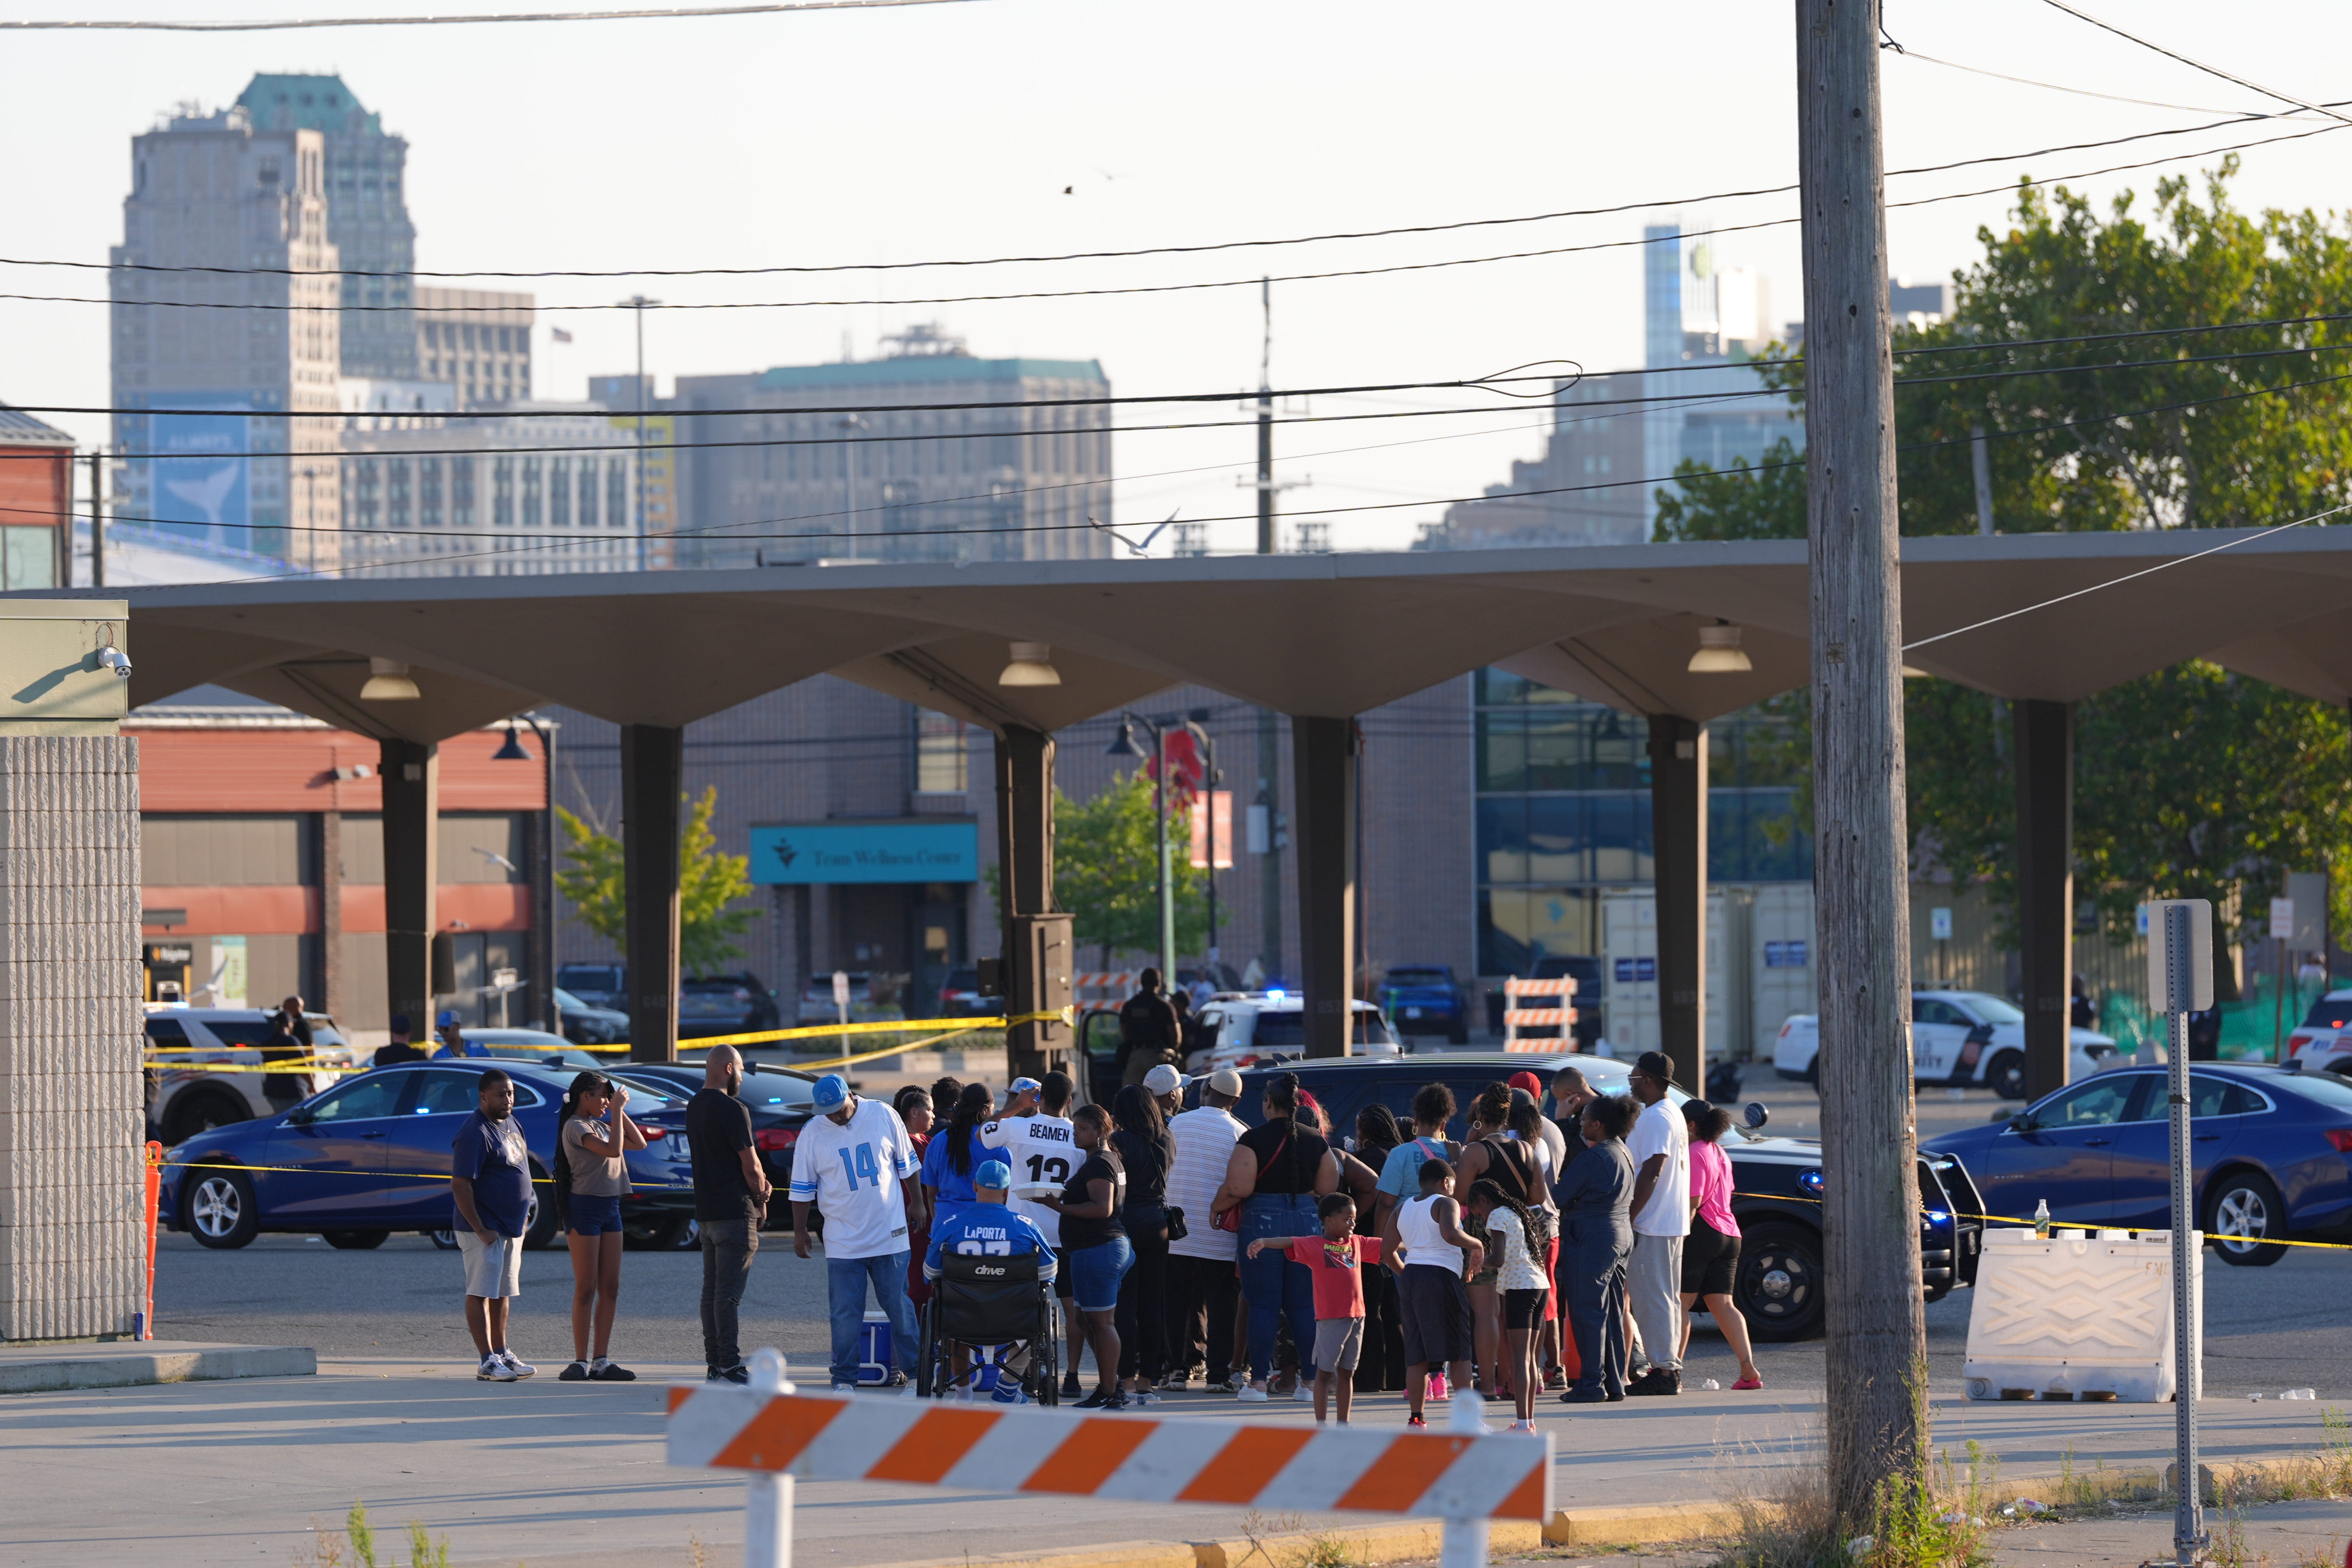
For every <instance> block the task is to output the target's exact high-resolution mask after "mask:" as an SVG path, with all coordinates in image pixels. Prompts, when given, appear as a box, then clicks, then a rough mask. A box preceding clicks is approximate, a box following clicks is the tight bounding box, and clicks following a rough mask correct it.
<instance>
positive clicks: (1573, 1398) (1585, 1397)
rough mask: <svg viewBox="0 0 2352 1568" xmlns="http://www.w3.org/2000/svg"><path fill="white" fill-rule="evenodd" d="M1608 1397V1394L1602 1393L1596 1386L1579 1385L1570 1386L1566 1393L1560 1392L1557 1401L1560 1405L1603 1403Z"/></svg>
mask: <svg viewBox="0 0 2352 1568" xmlns="http://www.w3.org/2000/svg"><path fill="white" fill-rule="evenodd" d="M1608 1398H1609V1395H1608V1394H1604V1393H1602V1392H1601V1390H1600V1389H1598V1388H1585V1387H1581V1386H1579V1387H1576V1388H1571V1389H1570V1390H1569V1391H1568V1392H1567V1393H1566V1394H1561V1395H1560V1396H1559V1402H1560V1403H1561V1404H1562V1405H1600V1404H1602V1403H1605V1402H1606V1401H1607V1400H1608Z"/></svg>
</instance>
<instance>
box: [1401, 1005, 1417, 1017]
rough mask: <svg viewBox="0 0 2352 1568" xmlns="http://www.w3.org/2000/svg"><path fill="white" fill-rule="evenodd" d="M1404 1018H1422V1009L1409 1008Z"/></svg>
mask: <svg viewBox="0 0 2352 1568" xmlns="http://www.w3.org/2000/svg"><path fill="white" fill-rule="evenodd" d="M1404 1016H1406V1017H1408V1018H1418V1017H1420V1016H1421V1009H1420V1008H1418V1007H1407V1008H1406V1009H1405V1010H1404Z"/></svg>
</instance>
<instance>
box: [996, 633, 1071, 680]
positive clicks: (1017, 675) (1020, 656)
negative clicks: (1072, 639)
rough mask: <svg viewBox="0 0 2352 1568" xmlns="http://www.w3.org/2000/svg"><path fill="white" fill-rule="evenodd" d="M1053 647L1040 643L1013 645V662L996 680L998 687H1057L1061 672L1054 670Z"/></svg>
mask: <svg viewBox="0 0 2352 1568" xmlns="http://www.w3.org/2000/svg"><path fill="white" fill-rule="evenodd" d="M1053 660H1054V650H1053V647H1051V646H1050V645H1048V644H1045V643H1041V642H1017V643H1014V644H1013V662H1012V663H1010V664H1008V665H1006V666H1005V667H1004V673H1003V674H1002V675H1000V676H998V677H997V678H996V684H997V685H999V686H1059V685H1061V684H1062V672H1061V671H1060V670H1058V669H1055V668H1054V662H1053Z"/></svg>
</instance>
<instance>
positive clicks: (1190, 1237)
mask: <svg viewBox="0 0 2352 1568" xmlns="http://www.w3.org/2000/svg"><path fill="white" fill-rule="evenodd" d="M1153 1070H1155V1071H1157V1070H1158V1069H1157V1068H1155V1069H1153ZM1241 1098H1242V1075H1241V1074H1239V1073H1237V1072H1235V1071H1234V1069H1233V1068H1218V1069H1217V1070H1216V1071H1215V1072H1213V1073H1211V1074H1210V1075H1209V1080H1208V1082H1206V1083H1204V1084H1202V1086H1201V1108H1200V1109H1199V1110H1187V1111H1183V1112H1181V1113H1180V1114H1178V1115H1175V1116H1172V1117H1170V1118H1169V1120H1168V1136H1169V1137H1171V1138H1172V1139H1174V1140H1175V1142H1176V1158H1175V1161H1174V1163H1171V1165H1170V1166H1169V1167H1168V1206H1169V1207H1170V1208H1175V1209H1182V1210H1183V1211H1184V1234H1183V1236H1182V1237H1181V1238H1180V1239H1178V1240H1174V1241H1171V1242H1170V1243H1169V1244H1168V1365H1169V1368H1170V1371H1169V1373H1168V1379H1167V1381H1168V1386H1170V1387H1172V1388H1181V1387H1182V1386H1183V1385H1184V1384H1186V1383H1188V1382H1190V1381H1191V1379H1192V1373H1194V1372H1195V1371H1198V1370H1201V1369H1202V1368H1203V1367H1205V1368H1206V1371H1207V1374H1208V1380H1209V1386H1210V1387H1211V1388H1216V1387H1218V1386H1219V1385H1221V1384H1229V1383H1230V1382H1231V1378H1232V1373H1233V1371H1234V1300H1236V1299H1237V1298H1238V1297H1239V1295H1240V1294H1241V1277H1240V1276H1239V1275H1238V1274H1236V1273H1235V1272H1234V1243H1235V1241H1236V1239H1237V1238H1236V1237H1235V1236H1234V1233H1233V1232H1232V1231H1230V1230H1219V1229H1218V1228H1217V1227H1216V1225H1215V1224H1214V1222H1213V1220H1212V1219H1211V1217H1210V1215H1209V1205H1211V1204H1213V1203H1214V1202H1215V1201H1216V1196H1217V1189H1218V1188H1219V1187H1222V1186H1223V1185H1224V1182H1225V1167H1226V1166H1228V1165H1230V1164H1232V1163H1233V1159H1234V1144H1235V1143H1237V1142H1240V1141H1241V1136H1242V1134H1243V1132H1244V1131H1247V1129H1245V1128H1244V1126H1243V1125H1242V1124H1241V1122H1240V1121H1237V1120H1235V1118H1234V1113H1233V1110H1232V1109H1231V1108H1232V1107H1234V1106H1235V1105H1237V1104H1239V1103H1240V1102H1241ZM1243 1381H1244V1382H1247V1381H1248V1380H1247V1379H1246V1378H1244V1380H1243Z"/></svg>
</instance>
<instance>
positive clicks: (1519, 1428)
mask: <svg viewBox="0 0 2352 1568" xmlns="http://www.w3.org/2000/svg"><path fill="white" fill-rule="evenodd" d="M1511 1430H1512V1431H1513V1432H1522V1433H1525V1434H1526V1435H1527V1436H1530V1437H1533V1436H1537V1432H1536V1424H1535V1423H1534V1422H1532V1421H1514V1422H1512V1423H1511Z"/></svg>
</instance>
